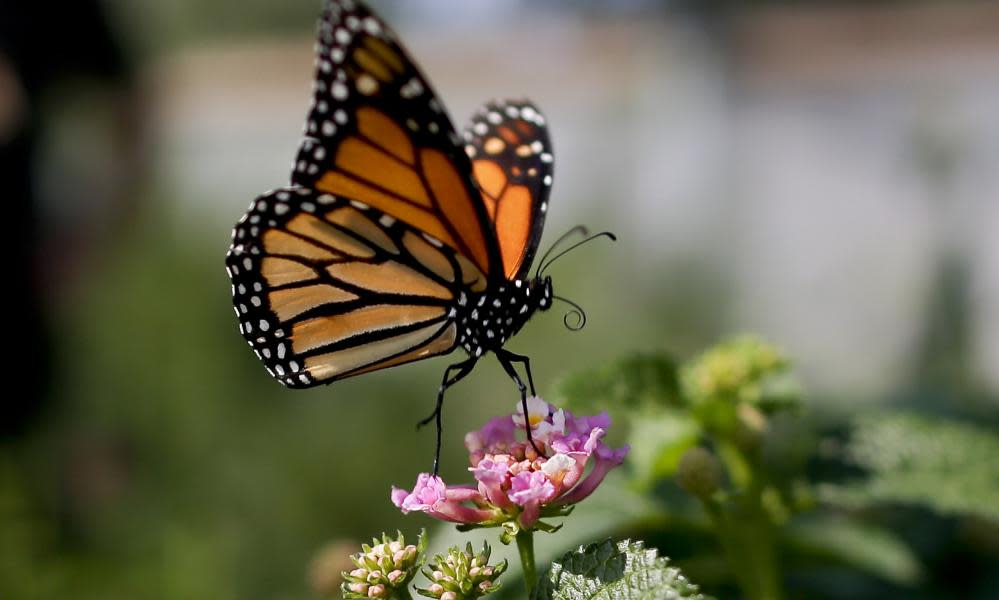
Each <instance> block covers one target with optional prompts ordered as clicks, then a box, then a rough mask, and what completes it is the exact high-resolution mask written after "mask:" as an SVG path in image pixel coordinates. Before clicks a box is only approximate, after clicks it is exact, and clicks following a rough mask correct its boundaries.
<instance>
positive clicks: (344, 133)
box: [292, 1, 502, 277]
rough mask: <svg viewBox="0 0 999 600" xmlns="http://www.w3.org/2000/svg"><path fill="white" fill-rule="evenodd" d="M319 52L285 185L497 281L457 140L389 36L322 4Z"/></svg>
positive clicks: (341, 7)
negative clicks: (374, 218)
mask: <svg viewBox="0 0 999 600" xmlns="http://www.w3.org/2000/svg"><path fill="white" fill-rule="evenodd" d="M317 52H318V54H317V59H316V60H317V66H316V80H315V92H314V98H313V105H312V108H311V111H310V113H309V117H308V120H307V121H306V136H307V138H306V139H305V141H304V142H303V144H302V147H301V149H300V150H299V153H298V158H297V160H296V161H295V167H294V171H293V173H292V183H293V184H296V185H300V186H303V187H307V188H311V189H315V190H317V191H320V192H326V193H331V194H337V195H340V196H343V197H346V198H350V199H352V200H356V201H359V202H362V203H364V204H366V205H369V206H372V207H374V208H376V209H378V210H380V211H382V212H384V213H386V214H388V215H391V216H392V217H394V218H396V219H399V220H400V221H404V222H406V223H408V224H410V225H412V226H413V227H415V228H417V229H419V230H420V231H423V232H425V233H427V234H429V235H431V236H433V237H434V238H436V239H437V240H440V241H441V242H442V243H444V244H446V245H447V246H449V247H451V248H453V249H454V250H456V251H457V252H460V253H461V254H464V255H465V256H467V257H468V258H469V259H470V260H472V261H473V262H474V263H475V265H476V266H478V268H479V269H480V270H481V271H482V272H483V273H487V274H489V275H490V276H492V277H497V275H498V274H499V272H500V269H499V268H498V267H499V266H500V265H501V261H502V259H501V257H500V254H499V249H498V247H497V245H496V241H495V237H494V232H493V230H492V227H491V222H490V219H489V217H488V215H487V214H486V209H485V206H483V204H482V202H481V201H480V199H479V192H478V190H477V188H476V187H475V184H474V183H473V182H472V179H471V173H472V166H471V164H470V162H469V159H468V156H466V154H465V153H464V152H463V150H462V144H461V139H460V137H459V136H458V135H457V133H455V130H454V127H453V126H452V124H451V121H450V119H449V118H448V116H447V114H446V112H445V111H444V108H443V105H442V104H441V102H440V101H439V100H438V99H437V97H436V95H435V94H434V92H433V90H432V89H431V87H430V85H429V84H428V83H427V80H426V78H425V77H423V75H422V74H421V73H420V71H419V69H418V68H417V67H416V66H415V64H414V63H413V61H412V59H410V57H409V55H408V54H407V53H406V52H405V50H403V48H402V47H401V46H400V45H399V43H398V42H397V41H396V36H395V34H394V33H392V31H391V30H390V29H389V28H388V26H387V25H386V24H385V23H384V22H383V21H382V20H381V19H379V18H378V17H377V16H375V15H374V14H372V13H371V12H370V11H369V10H368V9H367V8H366V7H364V6H362V5H360V4H359V3H354V2H345V1H344V2H329V3H327V6H326V9H325V10H324V13H323V18H322V20H321V21H320V27H319V42H318V46H317Z"/></svg>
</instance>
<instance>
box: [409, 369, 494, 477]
mask: <svg viewBox="0 0 999 600" xmlns="http://www.w3.org/2000/svg"><path fill="white" fill-rule="evenodd" d="M478 360H479V359H478V358H476V357H474V356H473V357H472V358H469V359H468V360H466V361H464V362H460V363H456V364H453V365H451V366H449V367H448V368H446V369H444V378H443V379H442V380H441V386H440V388H438V389H437V405H436V407H434V412H432V413H431V414H430V416H428V417H427V418H426V419H423V420H421V421H420V422H419V423H417V424H416V428H417V429H419V428H420V427H423V426H424V425H426V424H427V423H429V422H430V421H436V423H437V447H436V449H435V450H434V475H435V476H436V475H437V468H438V466H439V465H440V460H441V429H442V428H441V414H442V411H441V409H442V408H443V407H444V392H446V391H447V389H448V388H449V387H451V386H452V385H454V384H456V383H458V382H459V381H461V380H462V379H463V378H464V377H465V376H466V375H468V374H469V373H471V372H472V368H473V367H475V363H476V362H477V361H478ZM451 371H457V373H455V375H454V376H451Z"/></svg>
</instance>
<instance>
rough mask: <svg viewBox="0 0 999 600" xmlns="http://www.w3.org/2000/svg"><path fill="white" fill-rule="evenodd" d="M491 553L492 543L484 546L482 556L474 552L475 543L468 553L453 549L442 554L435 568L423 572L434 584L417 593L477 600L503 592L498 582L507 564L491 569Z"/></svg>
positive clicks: (433, 596)
mask: <svg viewBox="0 0 999 600" xmlns="http://www.w3.org/2000/svg"><path fill="white" fill-rule="evenodd" d="M489 552H490V551H489V545H488V544H484V545H483V548H482V551H481V552H479V553H475V552H473V551H472V545H471V544H466V546H465V549H464V550H460V549H458V548H455V547H452V548H450V549H448V552H447V554H438V555H437V556H435V557H434V558H433V568H432V569H431V568H426V569H424V570H423V574H424V575H426V576H427V578H428V579H430V581H431V585H430V586H429V587H428V588H427V589H425V590H421V589H417V590H416V591H417V592H419V593H420V594H421V595H423V596H428V597H430V598H440V599H441V600H443V599H445V598H452V599H453V600H474V599H475V598H481V597H482V596H484V595H486V594H488V593H490V592H493V591H495V590H497V589H499V587H500V586H499V584H497V583H496V581H495V579H496V578H497V577H499V576H500V575H501V574H502V573H503V571H505V570H506V566H507V563H506V561H503V562H502V563H499V564H498V565H495V566H489V565H488V564H487V563H488V562H489Z"/></svg>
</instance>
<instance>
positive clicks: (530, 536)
mask: <svg viewBox="0 0 999 600" xmlns="http://www.w3.org/2000/svg"><path fill="white" fill-rule="evenodd" d="M517 550H518V551H519V552H520V564H521V566H522V567H523V569H524V583H525V584H526V586H527V594H528V595H530V594H531V592H533V591H534V586H535V585H537V583H538V569H537V566H536V565H535V564H534V532H533V531H530V530H528V529H521V530H520V531H518V532H517Z"/></svg>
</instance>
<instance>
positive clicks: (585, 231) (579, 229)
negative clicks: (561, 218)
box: [534, 225, 590, 277]
mask: <svg viewBox="0 0 999 600" xmlns="http://www.w3.org/2000/svg"><path fill="white" fill-rule="evenodd" d="M577 233H578V234H581V235H587V234H589V233H590V231H589V230H588V229H587V228H586V226H585V225H576V226H575V227H573V228H572V229H570V230H569V231H566V232H565V233H563V234H562V235H560V236H559V237H558V239H557V240H555V243H554V244H552V245H551V246H549V247H548V250H547V251H546V252H545V254H544V256H542V257H541V260H539V261H538V268H537V269H535V271H534V276H535V277H538V276H540V275H541V265H543V264H545V260H546V259H547V258H548V255H549V254H551V253H552V252H553V251H554V250H555V248H558V247H559V244H561V243H562V242H564V241H565V240H566V239H568V238H570V237H572V236H573V235H575V234H577Z"/></svg>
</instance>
